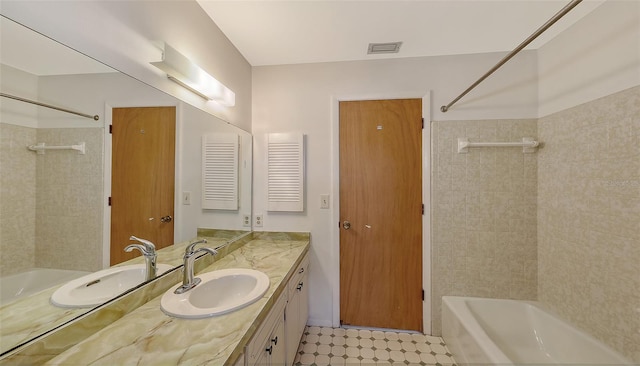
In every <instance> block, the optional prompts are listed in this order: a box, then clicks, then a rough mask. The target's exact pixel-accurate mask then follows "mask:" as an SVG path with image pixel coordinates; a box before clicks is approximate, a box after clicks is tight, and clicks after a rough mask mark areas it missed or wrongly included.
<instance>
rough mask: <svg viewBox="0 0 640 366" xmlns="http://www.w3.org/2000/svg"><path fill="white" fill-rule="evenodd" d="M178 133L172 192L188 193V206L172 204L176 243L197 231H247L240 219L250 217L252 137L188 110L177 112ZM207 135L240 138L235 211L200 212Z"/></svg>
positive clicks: (191, 108)
mask: <svg viewBox="0 0 640 366" xmlns="http://www.w3.org/2000/svg"><path fill="white" fill-rule="evenodd" d="M179 119H180V120H182V121H183V122H182V123H181V124H180V131H179V133H178V136H179V137H178V139H179V141H178V147H179V148H178V149H177V150H178V151H179V153H178V155H179V160H178V162H177V166H178V170H179V172H178V176H179V177H180V179H179V182H178V186H177V187H176V192H177V194H178V195H181V193H182V192H190V193H191V204H190V205H184V204H182V203H181V202H180V200H178V201H176V204H177V205H176V219H177V221H176V230H179V232H176V242H180V241H185V240H189V239H193V238H195V237H196V232H197V229H198V228H206V229H227V230H247V231H248V230H250V229H251V228H250V227H244V226H243V224H242V215H243V214H248V215H250V214H251V168H252V163H251V161H252V158H253V156H252V149H251V143H252V136H251V134H249V133H248V132H246V131H242V130H240V129H239V128H238V127H236V126H234V125H230V124H227V123H225V122H223V121H221V120H219V119H217V118H215V117H213V116H211V115H209V114H207V113H205V112H203V111H201V110H198V109H196V108H193V107H191V106H184V108H181V112H180V116H179ZM210 133H236V134H238V135H239V136H240V154H239V161H240V166H239V171H238V173H239V177H238V179H239V181H240V186H239V199H240V202H239V207H240V209H239V210H203V209H202V201H201V198H202V170H201V161H202V160H201V156H202V136H203V135H206V134H210Z"/></svg>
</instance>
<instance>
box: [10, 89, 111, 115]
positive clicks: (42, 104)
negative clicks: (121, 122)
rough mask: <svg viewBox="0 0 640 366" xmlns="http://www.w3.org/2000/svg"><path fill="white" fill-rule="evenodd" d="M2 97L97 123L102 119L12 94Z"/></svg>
mask: <svg viewBox="0 0 640 366" xmlns="http://www.w3.org/2000/svg"><path fill="white" fill-rule="evenodd" d="M0 97H5V98H9V99H15V100H19V101H21V102H25V103H31V104H35V105H39V106H41V107H46V108H51V109H55V110H57V111H61V112H67V113H71V114H75V115H77V116H82V117H86V118H91V119H93V120H95V121H97V120H99V119H100V117H99V116H98V115H97V114H96V115H94V116H92V115H90V114H84V113H80V112H76V111H72V110H69V109H64V108H60V107H56V106H52V105H49V104H44V103H40V102H36V101H34V100H29V99H25V98H20V97H16V96H15V95H11V94H5V93H0Z"/></svg>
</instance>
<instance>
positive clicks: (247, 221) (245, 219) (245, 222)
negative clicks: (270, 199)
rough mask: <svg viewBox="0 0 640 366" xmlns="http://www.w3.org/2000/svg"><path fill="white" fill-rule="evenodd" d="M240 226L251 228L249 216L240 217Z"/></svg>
mask: <svg viewBox="0 0 640 366" xmlns="http://www.w3.org/2000/svg"><path fill="white" fill-rule="evenodd" d="M242 226H245V227H247V226H251V215H242Z"/></svg>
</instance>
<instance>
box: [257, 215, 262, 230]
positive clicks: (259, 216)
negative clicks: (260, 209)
mask: <svg viewBox="0 0 640 366" xmlns="http://www.w3.org/2000/svg"><path fill="white" fill-rule="evenodd" d="M262 223H263V221H262V214H260V215H256V222H255V226H256V227H262Z"/></svg>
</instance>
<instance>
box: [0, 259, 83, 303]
mask: <svg viewBox="0 0 640 366" xmlns="http://www.w3.org/2000/svg"><path fill="white" fill-rule="evenodd" d="M88 273H89V272H84V271H71V270H65V269H49V268H32V269H30V270H28V271H26V272H21V273H16V274H12V275H9V276H4V277H0V305H5V304H8V303H10V302H12V301H15V300H17V299H19V298H21V297H24V296H29V295H31V294H35V293H36V292H40V291H42V290H44V289H48V288H50V287H53V286H55V285H60V284H63V283H65V282H67V281H71V280H73V279H75V278H78V277H81V276H84V275H86V274H88Z"/></svg>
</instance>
